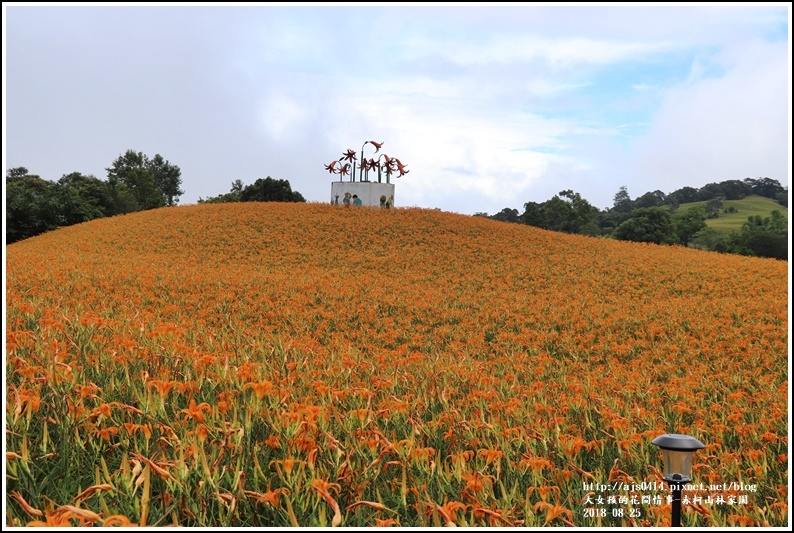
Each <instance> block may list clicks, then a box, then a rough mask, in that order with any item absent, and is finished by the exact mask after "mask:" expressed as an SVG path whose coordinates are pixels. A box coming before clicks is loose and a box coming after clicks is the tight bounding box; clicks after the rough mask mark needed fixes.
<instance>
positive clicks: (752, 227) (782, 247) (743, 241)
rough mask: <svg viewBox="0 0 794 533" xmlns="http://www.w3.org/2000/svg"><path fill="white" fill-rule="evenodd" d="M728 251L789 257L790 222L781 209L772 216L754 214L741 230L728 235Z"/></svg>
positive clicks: (780, 257)
mask: <svg viewBox="0 0 794 533" xmlns="http://www.w3.org/2000/svg"><path fill="white" fill-rule="evenodd" d="M727 246H728V252H730V253H737V254H741V255H754V256H758V257H773V258H775V259H787V258H788V224H787V223H786V219H785V217H784V216H783V215H782V214H780V211H777V210H776V211H772V213H771V214H770V216H768V217H766V218H763V219H762V218H761V217H760V216H758V215H756V216H752V217H748V218H747V222H745V223H744V224H743V225H742V229H741V230H740V231H739V232H735V231H734V232H732V233H731V235H730V236H729V237H728V243H727Z"/></svg>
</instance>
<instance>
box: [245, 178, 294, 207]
mask: <svg viewBox="0 0 794 533" xmlns="http://www.w3.org/2000/svg"><path fill="white" fill-rule="evenodd" d="M240 200H242V201H243V202H305V201H306V199H305V198H303V196H302V195H301V193H299V192H297V191H294V192H293V190H292V187H290V184H289V181H288V180H277V179H273V178H271V177H270V176H268V177H266V178H265V179H262V178H259V179H257V180H256V181H255V182H254V183H252V184H251V185H247V186H246V187H245V188H244V189H243V190H242V192H241V193H240Z"/></svg>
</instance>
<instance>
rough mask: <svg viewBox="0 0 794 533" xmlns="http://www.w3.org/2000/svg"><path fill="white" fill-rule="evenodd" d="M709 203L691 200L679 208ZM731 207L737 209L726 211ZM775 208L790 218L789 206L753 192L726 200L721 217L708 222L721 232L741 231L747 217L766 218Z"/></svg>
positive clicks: (701, 205) (707, 222) (704, 205)
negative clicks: (739, 197)
mask: <svg viewBox="0 0 794 533" xmlns="http://www.w3.org/2000/svg"><path fill="white" fill-rule="evenodd" d="M707 203H708V202H691V203H688V204H681V205H680V206H679V210H681V211H685V210H686V209H688V208H690V207H706V204H707ZM729 207H733V208H734V209H736V212H734V213H725V212H724V209H726V208H729ZM775 210H777V211H780V213H781V214H782V215H783V216H784V217H786V220H788V208H787V207H785V206H782V205H780V204H779V203H777V202H776V201H774V200H772V199H770V198H765V197H763V196H758V195H756V194H753V195H750V196H747V197H745V198H742V199H741V200H724V201H723V202H722V209H721V210H720V214H719V217H717V218H711V219H708V220H706V224H707V225H708V226H709V227H710V228H714V229H715V230H717V231H719V232H720V233H723V234H726V235H727V234H728V233H730V232H732V231H739V230H740V229H741V228H742V224H744V223H745V222H747V217H752V216H756V215H758V216H760V217H761V218H766V217H768V216H769V215H770V214H771V213H772V211H775Z"/></svg>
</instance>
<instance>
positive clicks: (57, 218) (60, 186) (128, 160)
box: [6, 150, 183, 244]
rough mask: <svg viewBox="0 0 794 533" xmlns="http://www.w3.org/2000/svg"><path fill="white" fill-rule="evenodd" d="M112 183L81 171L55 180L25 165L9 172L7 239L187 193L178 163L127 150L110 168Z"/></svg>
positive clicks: (159, 203) (170, 200)
mask: <svg viewBox="0 0 794 533" xmlns="http://www.w3.org/2000/svg"><path fill="white" fill-rule="evenodd" d="M107 171H108V181H102V180H100V179H98V178H96V177H94V176H84V175H83V174H81V173H80V172H72V173H70V174H65V175H64V176H63V177H62V178H61V179H60V180H58V181H57V182H56V183H53V182H51V181H47V180H44V179H42V178H41V177H39V176H37V175H34V174H30V173H29V172H28V169H27V168H25V167H16V168H10V169H8V170H7V172H6V243H9V244H10V243H13V242H16V241H19V240H22V239H26V238H28V237H33V236H34V235H38V234H40V233H43V232H45V231H49V230H54V229H57V228H58V227H61V226H70V225H72V224H78V223H80V222H86V221H88V220H93V219H95V218H101V217H105V216H111V215H116V214H121V213H130V212H133V211H140V210H142V209H153V208H155V207H163V206H170V205H174V204H175V203H176V202H177V200H178V199H179V195H181V194H183V191H182V190H180V189H179V186H180V184H181V182H182V180H181V178H180V175H181V171H180V170H179V167H178V166H176V165H173V164H171V163H169V162H168V161H166V160H165V159H163V157H162V156H160V155H159V154H157V155H155V156H154V158H153V159H151V160H150V159H149V158H148V157H147V156H145V155H144V154H142V153H140V152H137V153H136V152H134V151H133V150H127V152H126V153H125V154H124V155H123V156H120V157H119V158H118V159H116V160H115V161H114V162H113V165H112V166H111V167H110V168H108V169H107Z"/></svg>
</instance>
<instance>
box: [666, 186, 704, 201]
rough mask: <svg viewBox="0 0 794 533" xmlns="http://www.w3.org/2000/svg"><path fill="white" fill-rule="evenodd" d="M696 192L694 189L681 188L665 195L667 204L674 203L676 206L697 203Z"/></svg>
mask: <svg viewBox="0 0 794 533" xmlns="http://www.w3.org/2000/svg"><path fill="white" fill-rule="evenodd" d="M697 193H698V190H697V189H695V188H694V187H682V188H681V189H678V190H676V191H673V192H671V193H670V194H668V195H667V202H668V203H675V204H678V205H681V204H688V203H692V202H696V201H697Z"/></svg>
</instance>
